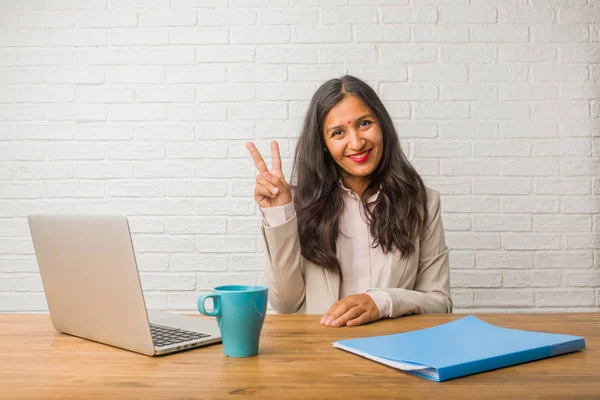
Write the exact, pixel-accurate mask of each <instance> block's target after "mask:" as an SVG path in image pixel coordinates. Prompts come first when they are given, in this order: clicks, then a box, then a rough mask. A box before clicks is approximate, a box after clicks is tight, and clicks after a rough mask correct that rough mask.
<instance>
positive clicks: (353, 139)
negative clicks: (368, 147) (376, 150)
mask: <svg viewBox="0 0 600 400" xmlns="http://www.w3.org/2000/svg"><path fill="white" fill-rule="evenodd" d="M364 143H365V140H364V139H363V138H362V136H361V135H360V133H358V132H357V131H356V130H352V131H351V132H350V143H349V147H350V148H351V149H353V150H360V149H362V147H363V145H364Z"/></svg>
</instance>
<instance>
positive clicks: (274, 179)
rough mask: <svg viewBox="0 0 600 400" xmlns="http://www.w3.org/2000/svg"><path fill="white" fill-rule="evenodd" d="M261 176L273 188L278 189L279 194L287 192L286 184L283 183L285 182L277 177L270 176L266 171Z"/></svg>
mask: <svg viewBox="0 0 600 400" xmlns="http://www.w3.org/2000/svg"><path fill="white" fill-rule="evenodd" d="M262 175H263V176H264V177H265V179H267V180H268V181H269V182H271V183H272V184H273V185H274V186H276V187H278V188H279V191H280V192H281V193H287V192H288V191H289V188H288V185H287V183H285V181H284V180H283V179H281V178H279V177H278V176H275V174H274V173H273V174H272V173H270V172H269V171H267V172H264V173H263V174H262Z"/></svg>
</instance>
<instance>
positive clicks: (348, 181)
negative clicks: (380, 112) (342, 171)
mask: <svg viewBox="0 0 600 400" xmlns="http://www.w3.org/2000/svg"><path fill="white" fill-rule="evenodd" d="M342 179H343V181H344V185H346V187H348V188H349V189H351V190H352V191H353V192H354V193H356V195H357V196H358V197H359V198H361V197H362V194H363V193H364V191H365V190H366V189H367V186H369V180H368V179H367V178H366V177H363V176H352V175H344V176H343V178H342Z"/></svg>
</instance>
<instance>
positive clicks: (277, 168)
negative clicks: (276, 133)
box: [271, 140, 283, 178]
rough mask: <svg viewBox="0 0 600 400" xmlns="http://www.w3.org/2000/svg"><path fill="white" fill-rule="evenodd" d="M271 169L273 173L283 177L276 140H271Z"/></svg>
mask: <svg viewBox="0 0 600 400" xmlns="http://www.w3.org/2000/svg"><path fill="white" fill-rule="evenodd" d="M271 169H272V170H273V173H274V174H275V175H276V176H278V177H279V178H282V177H283V170H282V169H281V155H280V153H279V144H278V143H277V140H273V141H272V142H271Z"/></svg>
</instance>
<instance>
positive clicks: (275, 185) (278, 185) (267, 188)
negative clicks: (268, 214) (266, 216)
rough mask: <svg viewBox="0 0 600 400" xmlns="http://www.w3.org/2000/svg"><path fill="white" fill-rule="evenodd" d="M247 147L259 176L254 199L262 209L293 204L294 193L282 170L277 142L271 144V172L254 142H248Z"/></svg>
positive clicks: (257, 176)
mask: <svg viewBox="0 0 600 400" xmlns="http://www.w3.org/2000/svg"><path fill="white" fill-rule="evenodd" d="M246 147H247V148H248V150H249V151H250V154H251V155H252V158H253V159H254V164H256V168H257V169H258V172H260V173H259V174H258V175H256V187H255V188H254V199H255V200H256V202H257V203H258V206H259V207H261V208H269V207H275V206H284V205H286V204H289V203H291V202H292V193H291V192H290V188H289V186H288V184H287V183H286V181H285V177H284V176H283V172H282V170H281V156H280V155H279V145H278V144H277V141H275V140H273V141H272V142H271V159H272V161H271V171H269V169H268V168H267V164H266V163H265V160H263V158H262V156H261V155H260V153H259V151H258V149H257V148H256V146H255V145H254V143H252V142H248V143H247V144H246Z"/></svg>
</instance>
